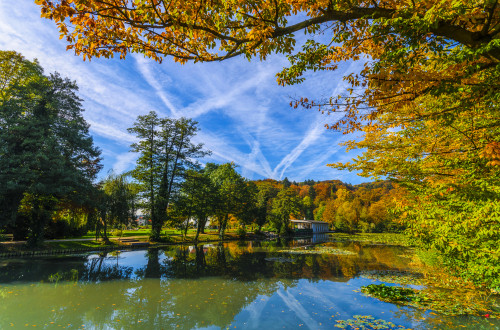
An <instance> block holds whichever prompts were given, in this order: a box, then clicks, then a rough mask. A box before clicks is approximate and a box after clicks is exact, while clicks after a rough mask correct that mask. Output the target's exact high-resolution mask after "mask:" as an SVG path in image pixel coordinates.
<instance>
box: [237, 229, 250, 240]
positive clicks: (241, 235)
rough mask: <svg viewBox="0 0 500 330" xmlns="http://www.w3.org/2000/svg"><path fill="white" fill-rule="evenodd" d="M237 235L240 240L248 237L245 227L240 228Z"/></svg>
mask: <svg viewBox="0 0 500 330" xmlns="http://www.w3.org/2000/svg"><path fill="white" fill-rule="evenodd" d="M236 235H238V237H239V238H240V239H244V238H245V237H246V235H247V231H246V229H245V228H244V227H240V228H238V230H237V231H236Z"/></svg>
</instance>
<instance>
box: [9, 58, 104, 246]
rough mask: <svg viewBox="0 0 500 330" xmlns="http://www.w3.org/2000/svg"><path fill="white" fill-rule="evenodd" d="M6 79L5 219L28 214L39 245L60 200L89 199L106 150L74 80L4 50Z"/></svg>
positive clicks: (13, 220) (33, 237)
mask: <svg viewBox="0 0 500 330" xmlns="http://www.w3.org/2000/svg"><path fill="white" fill-rule="evenodd" d="M0 83H1V84H2V86H1V92H0V182H1V184H0V197H1V198H0V200H2V201H3V204H5V205H2V206H4V207H5V208H4V207H2V209H3V211H2V214H1V219H2V221H1V223H4V224H5V223H7V222H10V223H14V224H16V222H17V221H18V220H19V219H20V218H19V217H18V215H19V214H21V215H23V216H24V218H25V219H27V220H28V224H27V225H28V228H29V237H28V241H29V243H30V244H31V245H36V244H38V243H40V241H41V240H42V239H43V232H44V228H45V226H46V224H47V223H48V221H49V220H50V218H51V214H52V213H53V212H54V211H55V209H56V206H57V205H58V203H60V202H61V201H63V200H65V201H68V200H70V201H73V202H74V203H78V204H84V203H86V202H89V196H90V192H91V190H92V189H94V188H93V186H92V181H93V180H94V179H95V176H96V174H97V172H98V171H99V170H100V168H101V166H100V165H99V160H100V158H99V155H100V151H99V150H98V149H97V148H96V147H95V146H94V145H93V140H92V138H91V136H90V135H89V131H88V128H89V126H88V124H87V123H86V122H85V120H84V119H83V117H82V112H83V108H82V105H81V99H80V98H79V97H78V96H77V94H76V92H77V90H78V86H77V85H76V84H75V83H74V82H72V81H70V80H69V79H64V78H61V77H60V76H59V74H57V73H55V74H51V75H49V76H44V75H43V69H42V68H41V67H40V66H39V65H38V63H37V62H30V61H27V60H26V59H24V58H23V57H22V56H21V55H20V54H17V53H15V52H0ZM20 207H21V208H20ZM20 211H21V212H20Z"/></svg>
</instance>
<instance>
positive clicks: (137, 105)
mask: <svg viewBox="0 0 500 330" xmlns="http://www.w3.org/2000/svg"><path fill="white" fill-rule="evenodd" d="M14 3H15V5H14ZM0 49H1V50H15V51H18V52H20V53H21V54H23V55H24V56H25V57H26V58H28V59H30V60H32V59H34V58H37V59H38V60H39V61H40V63H41V65H42V66H43V67H44V68H45V70H46V73H49V72H53V71H58V72H59V73H61V74H62V75H63V76H66V77H69V78H70V79H72V80H76V82H77V83H78V85H79V87H80V96H81V97H82V99H83V100H84V108H85V109H86V111H85V113H84V117H85V119H86V120H87V122H88V123H89V124H90V125H91V126H90V130H91V134H92V135H93V137H94V140H95V143H96V145H97V146H99V147H100V148H101V149H102V156H103V158H104V159H103V164H104V169H103V171H102V172H101V176H102V175H105V174H106V173H107V171H109V170H111V169H113V170H114V171H115V172H117V173H121V172H124V171H127V170H130V169H131V168H133V166H134V163H135V160H136V157H137V155H136V154H134V153H131V152H129V145H130V144H131V143H132V142H134V139H135V138H134V136H132V135H130V134H129V133H127V128H128V127H130V126H131V125H132V124H133V122H134V120H135V118H136V117H137V116H138V115H142V114H146V113H148V112H149V111H151V110H155V111H157V112H158V113H159V114H161V115H162V116H170V117H181V116H185V117H190V118H194V119H195V120H197V121H198V122H199V127H200V128H201V131H200V132H199V134H198V135H197V137H196V142H202V143H204V144H205V146H206V148H207V149H209V150H211V151H212V156H210V157H207V158H205V159H202V162H203V163H204V162H216V163H224V162H231V161H232V162H234V163H236V164H237V165H239V171H240V172H241V174H242V175H244V176H245V177H247V178H249V179H262V178H273V179H277V180H280V179H283V178H285V177H288V178H289V179H290V180H292V181H293V180H295V181H303V180H305V179H314V180H329V179H339V180H342V181H344V182H350V183H360V182H364V181H368V180H367V179H366V178H361V177H359V176H357V175H356V174H354V173H349V172H341V171H337V170H335V169H331V168H329V167H327V166H326V164H328V163H332V162H337V161H348V160H349V159H351V158H352V157H354V156H355V155H356V154H355V153H354V152H352V151H351V152H349V153H346V151H345V148H344V147H340V146H339V145H338V144H339V143H340V142H342V141H345V140H346V139H348V138H351V137H350V136H344V135H342V134H341V133H338V132H333V131H329V130H326V129H325V128H324V125H325V123H332V122H333V121H335V116H336V115H330V116H327V115H322V114H321V113H319V112H317V111H315V110H303V109H292V108H291V107H290V106H289V103H290V101H291V99H292V98H294V97H300V96H305V97H308V98H309V99H314V98H316V99H317V98H322V97H329V96H331V95H337V94H339V93H341V92H342V91H343V90H344V89H345V88H346V87H347V85H346V84H345V83H344V82H343V81H342V76H343V75H344V74H345V73H350V72H353V71H357V70H358V68H359V66H360V63H343V64H341V65H340V68H339V70H338V71H337V72H335V73H321V74H311V75H308V79H307V80H306V82H304V83H302V84H301V85H297V86H288V87H281V86H278V84H277V83H276V77H275V74H276V73H277V72H279V71H280V69H281V68H282V67H284V66H286V65H287V60H286V58H285V57H284V56H278V55H275V56H271V57H269V58H268V60H266V61H265V62H259V61H258V60H257V59H254V60H252V61H251V62H248V61H247V60H246V59H244V58H234V59H230V60H227V61H224V62H218V63H196V64H194V63H189V64H187V65H180V64H177V63H174V62H173V61H172V60H171V59H166V60H164V61H163V63H162V64H158V63H155V62H153V61H152V60H150V59H146V58H144V57H143V56H142V55H137V54H134V55H132V56H131V55H129V56H128V57H127V59H126V60H119V59H112V60H107V59H93V60H92V61H91V62H88V61H86V62H84V61H83V60H82V58H81V57H77V56H75V55H74V53H73V52H72V51H66V43H65V41H63V40H59V33H58V31H57V29H56V26H55V24H54V22H52V21H48V20H46V19H42V18H40V12H39V9H38V7H37V6H36V5H35V4H34V1H29V0H22V1H19V2H18V1H12V0H0Z"/></svg>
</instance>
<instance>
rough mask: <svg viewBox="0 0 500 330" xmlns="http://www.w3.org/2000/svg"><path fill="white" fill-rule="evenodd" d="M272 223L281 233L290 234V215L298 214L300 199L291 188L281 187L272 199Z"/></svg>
mask: <svg viewBox="0 0 500 330" xmlns="http://www.w3.org/2000/svg"><path fill="white" fill-rule="evenodd" d="M272 205H273V208H272V214H273V217H272V224H273V226H274V228H275V229H276V231H277V232H278V233H279V234H280V236H281V235H284V236H286V235H289V234H290V232H291V231H290V216H291V215H296V216H298V215H300V210H301V201H300V199H299V197H298V196H297V194H296V193H295V192H294V190H293V189H291V188H287V189H285V188H283V189H282V190H281V191H280V192H279V193H278V195H277V196H276V198H275V199H274V200H273V204H272Z"/></svg>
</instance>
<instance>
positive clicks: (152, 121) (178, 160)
mask: <svg viewBox="0 0 500 330" xmlns="http://www.w3.org/2000/svg"><path fill="white" fill-rule="evenodd" d="M197 125H198V123H197V122H196V121H194V120H192V119H187V118H179V119H172V118H160V117H158V115H157V114H156V113H155V112H154V111H151V112H150V113H149V114H148V115H145V116H139V117H138V119H137V121H136V123H134V126H133V127H132V128H129V131H130V132H132V133H135V134H136V136H137V137H138V138H139V139H140V141H139V142H138V143H134V144H132V151H134V152H139V153H141V155H140V157H139V159H138V160H137V167H136V168H135V169H134V171H132V175H133V177H134V178H135V179H136V180H137V181H139V182H140V183H142V185H143V196H144V197H145V208H146V209H147V210H148V211H149V214H150V216H151V227H152V229H151V238H152V239H154V240H158V239H160V232H161V227H162V226H163V224H164V223H165V221H166V220H168V219H167V216H168V213H167V209H168V207H169V204H170V203H171V201H172V196H173V194H175V193H176V192H177V191H178V188H179V184H180V183H181V182H182V180H183V174H184V172H185V171H186V170H187V169H190V168H196V167H197V166H198V164H197V161H196V158H199V157H203V156H205V155H207V154H209V152H208V151H205V150H203V145H202V144H194V143H192V142H191V140H192V138H193V137H194V136H195V135H196V132H197V131H198V126H197Z"/></svg>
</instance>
